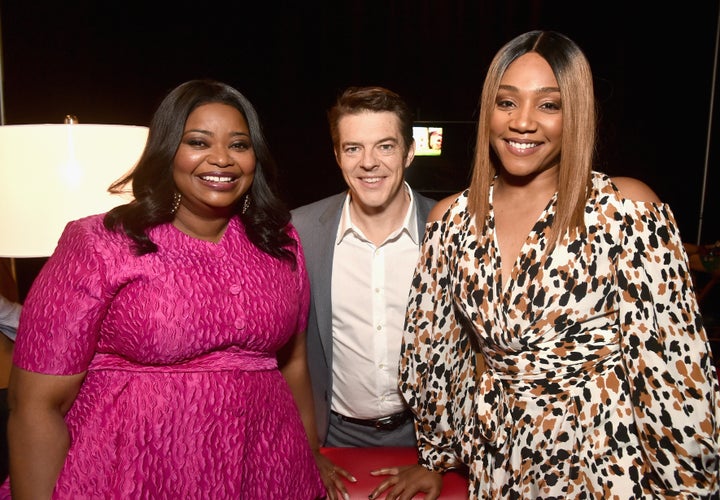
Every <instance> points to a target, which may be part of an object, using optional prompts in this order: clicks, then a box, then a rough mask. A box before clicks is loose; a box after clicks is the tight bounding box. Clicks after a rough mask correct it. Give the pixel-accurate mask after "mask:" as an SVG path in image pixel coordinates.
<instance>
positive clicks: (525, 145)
mask: <svg viewBox="0 0 720 500" xmlns="http://www.w3.org/2000/svg"><path fill="white" fill-rule="evenodd" d="M507 143H508V144H509V145H510V146H511V147H513V148H515V149H531V148H534V147H537V146H539V145H540V144H542V143H540V142H515V141H507Z"/></svg>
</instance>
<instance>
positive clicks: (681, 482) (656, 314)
mask: <svg viewBox="0 0 720 500" xmlns="http://www.w3.org/2000/svg"><path fill="white" fill-rule="evenodd" d="M623 206H624V211H625V213H623V214H621V217H622V222H621V228H622V233H623V234H622V240H621V241H622V249H623V250H622V253H621V254H620V256H619V261H618V283H619V287H620V295H619V301H620V304H619V306H620V323H621V335H622V353H623V360H624V363H625V366H626V369H627V371H628V377H629V380H630V387H631V394H632V401H633V408H634V410H633V411H634V419H635V422H636V424H637V429H638V433H639V435H640V439H641V442H642V445H643V447H644V450H645V453H644V455H645V456H646V457H647V460H648V462H649V464H650V466H651V467H652V469H653V470H654V471H655V473H656V474H657V475H658V477H659V478H660V483H661V484H662V485H663V486H664V488H665V489H664V491H657V492H656V493H657V494H658V495H660V496H663V497H664V496H666V495H677V498H698V497H703V496H705V495H708V494H710V493H712V492H714V491H717V490H718V484H719V483H718V453H719V452H720V443H719V442H720V436H719V433H718V425H719V422H720V414H719V410H718V409H719V406H718V405H719V404H720V402H719V401H718V378H717V374H716V371H715V368H714V366H713V362H712V353H711V350H710V346H709V343H708V339H707V336H706V332H705V330H704V328H703V324H702V317H701V315H700V312H699V309H698V304H697V302H696V300H695V296H694V292H693V287H692V281H691V276H690V273H689V267H688V262H687V255H686V254H685V250H684V248H683V245H682V241H681V238H680V235H679V232H678V228H677V224H676V222H675V219H674V216H673V214H672V212H671V210H670V208H669V207H668V206H667V205H664V204H650V203H638V202H632V201H627V200H626V201H625V202H624V205H623Z"/></svg>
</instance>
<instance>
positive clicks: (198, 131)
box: [183, 128, 250, 137]
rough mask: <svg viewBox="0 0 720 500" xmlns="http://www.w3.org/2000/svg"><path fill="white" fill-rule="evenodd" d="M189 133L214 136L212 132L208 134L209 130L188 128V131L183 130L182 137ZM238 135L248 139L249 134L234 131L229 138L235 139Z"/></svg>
mask: <svg viewBox="0 0 720 500" xmlns="http://www.w3.org/2000/svg"><path fill="white" fill-rule="evenodd" d="M190 133H199V134H205V135H214V134H213V133H212V132H210V131H209V130H205V129H202V128H190V129H187V130H185V131H184V132H183V135H185V134H190ZM239 135H244V136H246V137H250V133H248V132H242V131H239V130H238V131H235V132H232V133H231V134H230V136H231V137H236V136H239Z"/></svg>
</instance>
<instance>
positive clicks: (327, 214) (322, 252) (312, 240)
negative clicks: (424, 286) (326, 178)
mask: <svg viewBox="0 0 720 500" xmlns="http://www.w3.org/2000/svg"><path fill="white" fill-rule="evenodd" d="M346 195H347V192H345V191H344V192H342V193H339V194H336V195H333V196H330V197H328V198H324V199H322V200H319V201H316V202H314V203H310V204H308V205H304V206H302V207H299V208H296V209H294V210H292V223H293V225H294V226H295V228H296V229H297V231H298V234H299V235H300V240H301V242H302V246H303V250H304V252H305V262H306V266H307V270H308V275H309V276H310V289H311V299H310V314H309V318H308V328H307V349H308V365H309V367H310V377H311V378H312V386H313V387H312V388H313V397H314V399H315V419H316V421H317V425H318V438H319V440H320V443H321V444H324V443H325V437H326V436H327V430H328V425H329V424H328V422H329V419H330V397H331V396H332V358H333V353H332V304H331V293H330V287H331V284H332V276H331V274H332V267H333V253H334V251H335V238H336V236H337V229H338V226H339V224H340V216H341V215H342V207H343V202H344V201H345V196H346ZM413 198H414V199H415V206H416V211H417V224H418V235H419V236H420V237H421V238H422V236H423V235H424V234H425V221H426V220H427V216H428V214H429V213H430V209H431V208H432V207H433V206H434V205H435V203H436V201H435V200H433V199H431V198H428V197H426V196H422V195H421V194H419V193H418V192H417V191H415V190H413ZM408 293H410V290H409V289H408Z"/></svg>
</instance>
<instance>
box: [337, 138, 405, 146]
mask: <svg viewBox="0 0 720 500" xmlns="http://www.w3.org/2000/svg"><path fill="white" fill-rule="evenodd" d="M383 142H394V143H395V144H399V142H400V141H398V140H397V138H395V137H392V136H389V137H383V138H382V139H380V140H378V141H375V144H381V143H383ZM340 144H341V145H342V146H362V145H363V143H362V142H358V141H345V142H342V143H340Z"/></svg>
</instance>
